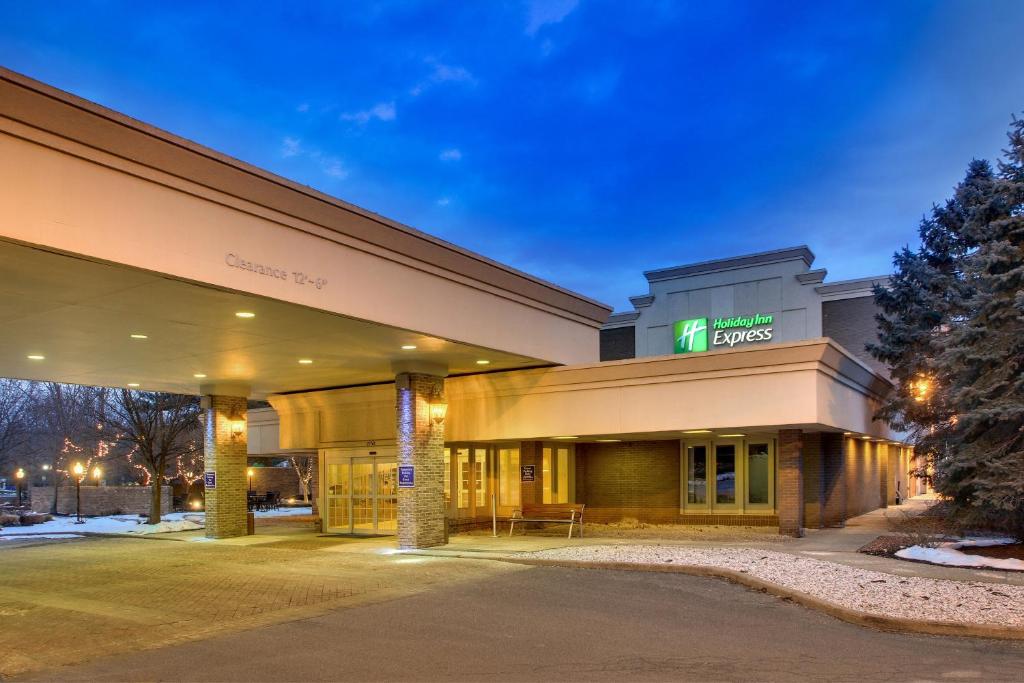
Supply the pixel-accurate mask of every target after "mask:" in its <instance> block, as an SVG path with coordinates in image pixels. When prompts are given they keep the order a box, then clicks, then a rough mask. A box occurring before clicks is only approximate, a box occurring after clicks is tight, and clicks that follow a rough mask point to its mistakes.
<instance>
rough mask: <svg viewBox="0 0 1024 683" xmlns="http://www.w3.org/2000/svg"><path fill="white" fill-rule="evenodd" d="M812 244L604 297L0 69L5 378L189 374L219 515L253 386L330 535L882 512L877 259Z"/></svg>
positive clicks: (898, 469)
mask: <svg viewBox="0 0 1024 683" xmlns="http://www.w3.org/2000/svg"><path fill="white" fill-rule="evenodd" d="M813 260H814V257H813V255H812V254H811V252H810V250H809V249H807V248H806V247H795V248H790V249H780V250H777V251H772V252H766V253H760V254H752V255H748V256H741V257H736V258H729V259H722V260H718V261H712V262H705V263H696V264H691V265H683V266H679V267H676V268H669V269H663V270H658V271H651V272H648V273H646V276H647V280H648V282H649V283H650V291H649V292H648V293H647V294H644V295H642V296H637V297H633V299H632V303H633V306H634V310H633V311H630V312H626V313H615V314H613V313H612V311H611V309H610V308H609V307H607V306H605V305H603V304H601V303H599V302H596V301H593V300H592V299H589V298H588V297H586V296H584V295H581V294H578V293H575V292H571V291H568V290H566V289H564V288H561V287H558V286H556V285H553V284H551V283H548V282H545V281H543V280H540V279H538V278H535V277H533V276H531V275H529V274H526V273H523V272H521V271H517V270H515V269H513V268H510V267H508V266H505V265H503V264H500V263H498V262H495V261H493V260H491V259H488V258H485V257H483V256H480V255H479V254H475V253H472V252H470V251H468V250H466V249H462V248H460V247H458V246H456V245H454V244H451V243H448V242H444V241H442V240H439V239H437V238H435V237H432V236H430V235H428V234H426V233H423V232H420V231H417V230H414V229H412V228H409V227H407V226H404V225H400V224H398V223H396V222H394V221H391V220H389V219H387V218H385V217H383V216H380V215H377V214H374V213H371V212H368V211H365V210H363V209H360V208H358V207H355V206H352V205H350V204H346V203H345V202H343V201H340V200H338V199H336V198H334V197H330V196H327V195H325V194H322V193H319V192H316V191H314V190H312V189H310V188H308V187H305V186H301V185H298V184H296V183H293V182H291V181H289V180H287V179H284V178H281V177H279V176H275V175H273V174H270V173H268V172H266V171H263V170H261V169H258V168H255V167H253V166H250V165H248V164H245V163H242V162H240V161H238V160H235V159H232V158H230V157H227V156H225V155H222V154H219V153H217V152H214V151H212V150H210V149H207V148H204V147H202V146H200V145H197V144H195V143H192V142H190V141H188V140H185V139H182V138H179V137H176V136H174V135H172V134H170V133H167V132H165V131H162V130H159V129H156V128H154V127H152V126H148V125H146V124H144V123H141V122H139V121H136V120H133V119H130V118H128V117H126V116H124V115H121V114H118V113H117V112H113V111H110V110H108V109H105V108H103V107H100V106H97V105H95V104H93V103H90V102H87V101H85V100H82V99H80V98H77V97H74V96H72V95H69V94H67V93H64V92H61V91H58V90H56V89H54V88H51V87H49V86H46V85H44V84H41V83H38V82H36V81H33V80H31V79H28V78H26V77H24V76H21V75H19V74H15V73H12V72H9V71H2V70H0V289H2V295H0V321H2V323H3V327H4V330H5V334H4V335H3V336H2V337H0V375H4V376H10V377H18V378H23V379H33V380H49V381H65V382H75V383H82V384H95V385H104V386H112V387H126V386H131V387H139V388H140V389H144V390H157V391H174V392H181V393H189V394H196V395H201V396H202V397H203V406H204V409H205V412H206V419H205V422H204V424H205V430H206V434H205V456H206V477H205V483H206V509H207V534H208V535H210V536H211V537H218V538H219V537H227V536H234V535H241V534H244V533H245V532H246V471H245V470H246V457H247V450H248V449H247V434H248V433H249V432H250V431H251V429H250V428H249V427H246V421H247V400H248V399H265V400H267V401H269V403H270V404H271V405H272V406H273V409H274V411H275V413H276V416H277V418H278V419H277V421H275V420H273V419H272V417H271V418H268V416H267V415H266V414H261V416H260V419H259V420H254V421H253V425H250V427H258V431H259V437H258V440H259V443H260V446H259V449H258V450H259V451H260V452H264V453H266V452H291V451H302V452H313V453H316V454H317V459H318V472H317V474H318V478H319V486H318V490H319V501H318V503H319V509H320V513H321V517H322V524H323V529H324V531H327V532H337V533H394V534H396V535H397V542H398V543H399V545H401V546H402V547H423V546H431V545H436V544H440V543H443V542H444V540H445V538H446V535H447V533H448V532H449V530H451V529H456V528H459V527H462V526H466V525H472V524H480V523H487V522H489V521H490V519H491V516H492V514H497V515H498V516H499V517H505V516H508V515H509V514H511V513H512V511H513V510H514V509H517V508H518V509H522V510H524V512H525V513H526V514H527V516H529V515H530V513H531V512H535V511H540V512H541V513H543V511H545V510H547V511H548V513H550V514H558V513H559V511H564V510H566V509H567V508H570V507H574V506H578V505H581V504H585V505H586V519H587V521H614V520H619V519H624V518H630V519H637V520H641V521H647V522H657V523H683V524H686V523H716V524H757V525H766V526H772V527H775V526H777V527H778V528H779V531H780V533H784V534H801V533H802V532H803V530H804V529H806V528H814V527H821V526H828V525H838V524H842V523H843V521H844V520H845V519H846V518H848V517H849V516H852V515H856V514H859V513H861V512H864V511H867V510H871V509H874V508H877V507H880V506H885V505H887V504H891V503H893V502H894V501H895V499H896V496H897V495H898V494H903V492H907V491H908V486H909V484H910V482H909V480H908V478H907V474H906V473H907V471H908V469H909V466H910V463H909V458H910V456H911V454H910V452H909V450H908V449H907V448H906V447H905V446H904V445H903V444H902V443H900V441H899V435H897V434H895V433H893V432H892V431H891V430H890V429H889V427H888V426H887V425H885V424H884V423H881V422H879V421H876V420H875V419H874V417H873V416H874V413H875V411H876V409H877V407H878V404H879V401H880V400H881V399H882V397H883V396H884V395H885V393H886V392H887V391H889V390H890V389H891V385H890V383H889V380H888V379H887V376H886V373H885V371H884V368H881V367H879V366H877V364H875V363H874V362H873V361H872V360H871V359H870V358H868V357H867V356H866V355H865V353H864V349H863V346H864V343H865V342H866V341H868V340H869V339H870V338H871V336H872V334H873V319H872V315H873V304H872V299H871V296H870V293H871V287H872V285H873V284H876V283H877V284H880V285H883V286H884V284H885V278H868V279H864V280H856V281H847V282H834V283H829V282H826V280H825V271H824V270H823V269H812V268H811V266H812V263H813ZM254 433H255V432H254ZM275 440H276V443H275Z"/></svg>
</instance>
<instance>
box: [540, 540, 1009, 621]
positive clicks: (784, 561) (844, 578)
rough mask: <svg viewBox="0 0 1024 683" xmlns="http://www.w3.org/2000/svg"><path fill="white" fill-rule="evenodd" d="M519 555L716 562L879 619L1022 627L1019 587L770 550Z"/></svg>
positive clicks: (581, 549) (626, 549) (650, 548)
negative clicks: (887, 571)
mask: <svg viewBox="0 0 1024 683" xmlns="http://www.w3.org/2000/svg"><path fill="white" fill-rule="evenodd" d="M524 556H527V557H535V558H537V559H546V560H573V561H584V562H629V563H635V564H667V563H672V564H677V565H691V566H700V567H719V568H723V569H732V570H734V571H738V572H741V573H745V574H750V575H751V576H754V577H757V578H759V579H762V580H764V581H770V582H771V583H774V584H777V585H779V586H784V587H786V588H789V589H792V590H796V591H800V592H802V593H806V594H807V595H811V596H813V597H815V598H818V599H820V600H824V601H827V602H830V603H832V604H834V605H837V606H839V607H843V608H847V609H854V610H858V611H860V612H864V613H867V614H872V615H877V616H884V617H897V618H907V619H918V620H927V621H945V622H957V623H962V624H986V625H995V626H1010V627H1015V626H1016V627H1021V626H1024V586H1005V585H993V584H988V583H973V582H967V581H948V580H942V579H926V578H919V577H902V576H895V575H892V574H884V573H882V572H874V571H868V570H864V569H858V568H856V567H848V566H846V565H842V564H836V563H834V562H826V561H823V560H814V559H810V558H805V557H797V556H794V555H788V554H786V553H780V552H776V551H773V550H757V549H753V548H688V547H679V546H657V545H595V546H577V547H572V548H556V549H552V550H543V551H539V552H534V553H529V554H525V555H524Z"/></svg>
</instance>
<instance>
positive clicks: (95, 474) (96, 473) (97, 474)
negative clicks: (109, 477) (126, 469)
mask: <svg viewBox="0 0 1024 683" xmlns="http://www.w3.org/2000/svg"><path fill="white" fill-rule="evenodd" d="M92 478H93V479H95V480H96V482H97V483H99V480H100V479H102V478H103V470H101V469H100V467H99V465H97V466H96V467H94V468H92Z"/></svg>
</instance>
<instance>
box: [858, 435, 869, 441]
mask: <svg viewBox="0 0 1024 683" xmlns="http://www.w3.org/2000/svg"><path fill="white" fill-rule="evenodd" d="M860 440H861V441H871V437H870V436H862V437H860Z"/></svg>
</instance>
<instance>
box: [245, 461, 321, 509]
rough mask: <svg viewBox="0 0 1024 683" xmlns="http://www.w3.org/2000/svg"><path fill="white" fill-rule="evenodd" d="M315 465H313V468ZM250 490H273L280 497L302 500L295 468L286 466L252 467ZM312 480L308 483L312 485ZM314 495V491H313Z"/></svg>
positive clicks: (263, 491) (259, 491)
mask: <svg viewBox="0 0 1024 683" xmlns="http://www.w3.org/2000/svg"><path fill="white" fill-rule="evenodd" d="M315 467H316V465H314V469H315ZM251 469H252V475H253V476H252V490H253V491H256V492H257V493H266V492H267V491H275V492H277V493H278V494H280V496H281V497H282V498H295V499H297V500H300V501H301V500H302V489H301V488H300V487H299V476H298V475H297V474H296V473H295V468H294V467H292V466H291V465H290V464H289V465H288V467H252V468H251ZM312 483H313V482H312V481H311V482H310V484H311V485H312ZM313 496H314V497H315V496H316V494H315V491H314V493H313Z"/></svg>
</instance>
